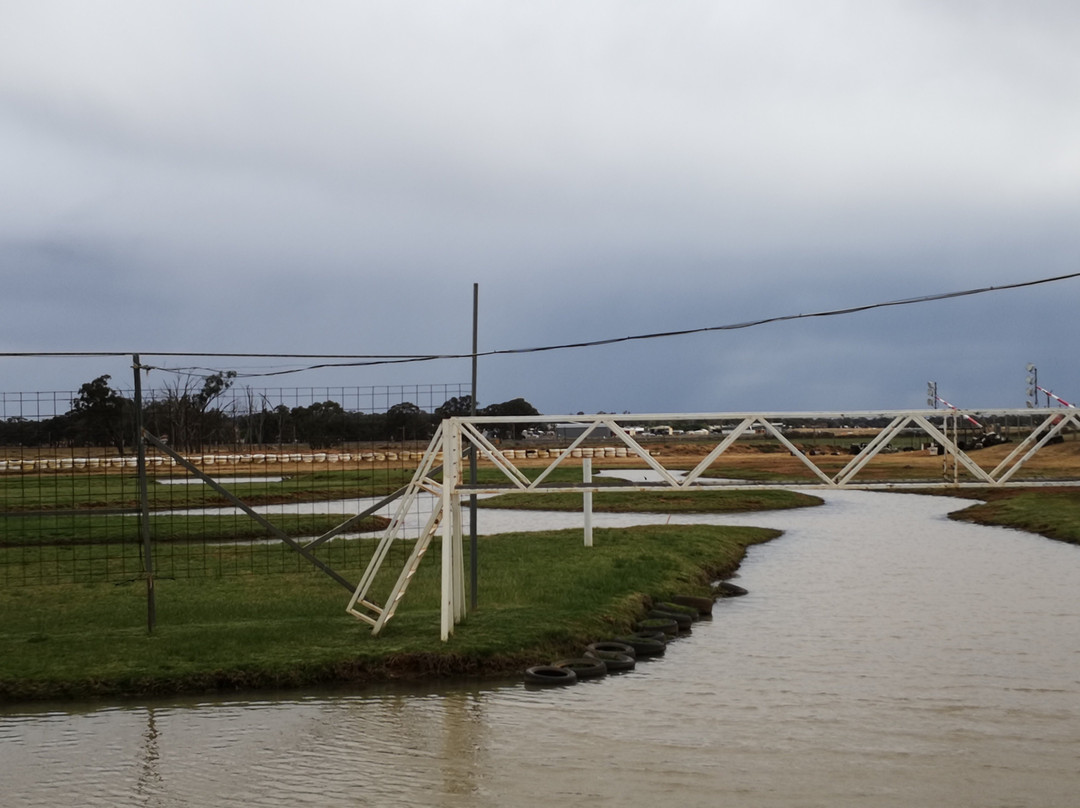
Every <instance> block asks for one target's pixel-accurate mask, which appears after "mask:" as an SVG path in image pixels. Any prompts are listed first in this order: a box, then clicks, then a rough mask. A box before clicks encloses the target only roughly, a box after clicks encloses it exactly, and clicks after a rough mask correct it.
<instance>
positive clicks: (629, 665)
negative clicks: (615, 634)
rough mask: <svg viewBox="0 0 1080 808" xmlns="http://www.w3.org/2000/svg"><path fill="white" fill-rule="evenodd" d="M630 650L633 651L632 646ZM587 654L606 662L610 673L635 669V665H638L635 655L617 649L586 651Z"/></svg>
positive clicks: (605, 664) (605, 665)
mask: <svg viewBox="0 0 1080 808" xmlns="http://www.w3.org/2000/svg"><path fill="white" fill-rule="evenodd" d="M630 650H631V651H633V650H634V649H632V648H631V649H630ZM635 653H636V652H635ZM585 656H587V657H595V658H596V659H599V660H600V661H601V662H603V663H604V667H605V668H607V669H608V672H609V673H614V672H616V671H629V670H633V669H634V666H635V665H637V659H636V658H635V657H632V656H630V655H629V654H620V653H619V652H617V651H586V652H585Z"/></svg>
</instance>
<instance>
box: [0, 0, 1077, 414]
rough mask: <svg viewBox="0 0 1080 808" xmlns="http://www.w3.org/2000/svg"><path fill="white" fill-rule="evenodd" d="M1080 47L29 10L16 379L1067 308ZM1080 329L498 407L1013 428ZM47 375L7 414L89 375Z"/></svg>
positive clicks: (672, 346) (1063, 362) (937, 11)
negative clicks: (869, 414) (952, 416)
mask: <svg viewBox="0 0 1080 808" xmlns="http://www.w3.org/2000/svg"><path fill="white" fill-rule="evenodd" d="M1078 29H1080V17H1078V14H1077V12H1076V11H1075V10H1073V8H1072V6H1070V5H1067V4H1060V3H1046V2H1036V3H1031V4H1024V5H1017V4H1008V3H948V4H938V3H921V2H887V3H874V4H865V3H855V2H840V1H839V0H834V1H833V2H825V3H819V4H814V5H812V6H808V5H806V4H801V3H794V2H767V3H755V4H719V5H718V4H707V5H702V4H697V3H679V2H677V3H669V4H663V5H662V6H648V5H627V4H625V3H608V2H595V3H589V2H587V3H552V4H544V5H543V6H542V7H540V6H537V7H531V6H528V7H517V6H508V5H505V4H498V3H488V2H464V3H454V4H444V3H409V2H406V3H395V4H383V3H364V4H356V3H351V2H350V3H346V2H315V3H310V4H305V5H304V6H303V7H300V6H297V5H295V4H292V3H284V2H265V3H260V4H258V8H257V11H256V10H255V8H254V7H253V6H251V5H250V4H247V3H236V2H215V3H203V2H163V3H154V4H145V3H137V2H114V3H103V4H87V3H81V2H48V0H46V1H45V2H36V3H33V4H29V3H28V4H17V5H11V4H9V5H8V6H7V7H6V8H4V9H3V10H2V11H0V170H2V173H3V176H4V178H5V188H6V191H5V194H4V196H3V198H2V201H0V261H2V262H3V266H4V268H5V277H6V278H7V283H8V286H9V293H8V294H7V295H6V296H5V300H6V302H5V304H4V310H3V315H4V316H3V325H2V326H0V336H2V338H3V340H4V345H3V346H0V349H3V350H8V351H13V350H27V349H32V347H39V348H41V349H50V350H64V349H76V348H78V349H85V348H96V347H101V348H103V349H113V348H116V347H122V348H123V349H128V348H129V347H130V348H132V349H139V348H141V349H143V350H151V349H153V350H193V351H196V350H202V351H219V352H225V351H244V352H248V351H250V352H266V353H272V352H289V353H294V352H295V353H316V352H324V353H387V354H391V353H392V354H400V353H414V352H415V353H462V352H465V351H467V350H468V347H469V344H470V340H469V337H470V335H469V327H470V318H471V313H470V311H469V306H470V303H471V285H472V283H473V282H479V283H480V285H481V324H480V325H481V342H482V344H481V347H482V348H487V349H502V348H513V347H521V346H528V345H545V344H556V343H562V342H573V341H578V340H590V339H600V338H605V337H612V336H622V335H627V334H634V333H646V332H653V331H665V330H677V329H680V328H686V327H706V326H712V325H719V324H723V323H730V322H739V321H743V320H748V319H756V318H761V317H770V316H781V315H787V314H794V313H799V312H803V311H811V310H822V309H829V308H839V307H844V306H853V305H860V304H866V303H872V302H876V301H880V300H888V299H896V298H906V297H912V296H916V295H919V294H933V293H937V292H943V291H949V290H953V289H963V288H970V287H981V286H985V285H989V284H995V283H998V284H1003V283H1010V282H1016V281H1021V280H1026V279H1031V278H1036V277H1045V276H1050V275H1057V274H1063V273H1065V272H1069V271H1073V270H1074V269H1075V259H1074V256H1075V254H1076V247H1077V241H1078V240H1080V236H1078V235H1077V233H1076V229H1075V226H1074V223H1075V220H1076V216H1077V214H1078V213H1080V194H1078V191H1077V188H1078V187H1080V147H1078V146H1077V145H1076V142H1077V141H1076V138H1075V136H1074V133H1075V132H1076V131H1077V130H1078V128H1080V91H1078V89H1077V84H1076V82H1075V80H1074V77H1075V76H1076V75H1078V74H1080V52H1078V51H1077V50H1076V48H1075V46H1074V45H1075V41H1076V37H1077V34H1078V33H1080V30H1078ZM1075 296H1076V293H1075V291H1074V284H1073V283H1065V284H1062V285H1061V286H1060V288H1053V289H1052V288H1046V289H1042V290H1030V291H1025V292H1017V293H1010V294H1009V296H1008V299H1005V296H1004V295H1003V296H1001V297H999V298H995V299H994V300H993V302H991V301H990V300H989V299H984V298H980V299H977V300H971V301H966V302H958V303H940V304H935V305H934V306H933V307H927V308H926V309H925V311H923V310H919V311H916V310H914V309H905V310H904V311H896V312H889V313H867V314H862V315H855V316H852V317H850V318H848V319H846V320H844V321H843V322H839V321H836V322H828V323H825V322H806V323H798V324H790V323H789V324H781V325H776V326H765V327H762V328H760V329H754V330H751V331H747V332H741V333H738V334H731V333H724V334H712V335H698V336H691V337H679V338H672V339H670V340H668V341H659V342H656V343H649V344H641V343H635V344H633V345H631V346H612V347H607V348H591V349H586V350H581V351H567V352H558V353H556V354H552V355H549V356H520V357H498V358H492V359H490V360H485V361H484V362H483V363H482V368H481V372H482V383H481V396H480V397H481V400H482V401H484V400H487V401H491V400H504V399H506V398H511V397H514V396H517V395H523V396H525V397H526V398H529V399H530V400H531V401H533V402H534V403H536V405H537V406H538V407H540V408H541V409H542V410H544V411H546V412H556V411H560V410H569V411H577V410H586V411H588V410H595V409H605V410H624V409H632V410H637V411H643V410H656V409H664V410H666V409H677V410H678V409H682V410H701V409H711V408H714V407H718V408H723V409H746V408H749V407H768V408H776V409H784V408H803V407H809V406H814V407H844V408H856V407H859V406H915V405H919V404H920V403H921V401H920V397H921V396H922V386H923V385H924V384H925V381H926V378H925V377H928V376H936V377H938V381H939V383H941V384H942V385H943V388H944V387H950V388H951V387H952V386H953V384H955V387H956V388H958V389H957V392H956V397H957V398H960V399H963V400H965V401H971V402H972V403H973V404H977V405H979V406H991V405H1009V404H1014V403H1016V400H1017V395H1018V394H1017V389H1018V387H1019V385H1020V384H1021V381H1022V380H1020V381H1016V380H1014V379H1013V376H1014V375H1017V376H1018V375H1019V374H1020V372H1021V370H1022V365H1023V363H1025V362H1027V361H1036V362H1041V363H1042V364H1043V365H1046V366H1047V367H1053V368H1054V369H1055V370H1054V372H1055V373H1056V374H1058V376H1059V377H1060V378H1061V379H1062V380H1063V381H1062V382H1061V383H1060V386H1061V389H1065V388H1066V387H1068V386H1069V384H1070V383H1072V384H1075V385H1076V386H1078V387H1080V374H1078V372H1077V371H1078V366H1077V360H1075V359H1074V358H1072V354H1073V353H1074V352H1072V351H1070V350H1068V349H1067V348H1066V347H1065V346H1066V345H1067V344H1068V340H1069V338H1070V336H1071V335H1070V333H1069V324H1070V323H1071V318H1072V307H1071V305H1070V304H1071V301H1072V300H1074V299H1075ZM46 322H47V323H50V324H55V325H50V326H49V327H48V328H45V327H44V326H43V325H42V324H43V323H46ZM28 346H32V347H30V348H28ZM146 346H150V347H146ZM1040 366H1042V365H1040ZM12 367H13V366H12ZM28 367H30V366H28V365H27V364H26V363H25V362H20V363H19V369H18V373H17V375H14V374H13V373H11V372H8V373H5V379H6V382H7V385H8V386H9V387H10V386H23V387H38V386H64V387H66V386H77V385H78V384H79V383H81V382H82V381H85V380H86V378H91V377H93V376H95V375H98V372H97V371H95V370H93V369H90V368H89V367H88V366H87V370H86V372H81V371H71V370H70V369H68V368H67V366H65V370H64V372H65V373H72V372H75V373H80V372H81V374H82V376H85V377H86V378H82V377H78V378H67V379H60V378H59V376H60V374H59V372H58V368H59V367H60V366H59V365H55V364H50V363H42V364H41V365H39V366H33V371H31V372H28V370H27V368H28ZM1017 367H1019V368H1020V369H1019V370H1018V369H1016V368H1017ZM1048 372H1050V371H1048ZM451 377H453V378H451ZM467 377H468V364H467V363H464V362H460V361H459V362H452V363H442V364H438V363H429V364H425V365H417V366H403V367H402V366H398V367H390V368H381V369H372V368H368V369H364V370H356V371H351V372H346V371H341V372H339V373H338V374H337V380H336V381H335V383H348V384H381V383H393V382H394V381H395V380H399V379H400V380H407V381H408V382H409V383H415V382H423V381H440V382H442V381H447V380H458V379H462V380H464V379H466V378H467ZM951 380H955V382H954V383H953V382H951Z"/></svg>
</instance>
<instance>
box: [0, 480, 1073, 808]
mask: <svg viewBox="0 0 1080 808" xmlns="http://www.w3.org/2000/svg"><path fill="white" fill-rule="evenodd" d="M956 505H957V503H955V502H950V501H948V500H944V499H939V498H932V497H917V496H899V495H887V494H868V493H856V492H850V493H836V494H829V495H828V504H827V505H825V506H824V507H821V508H816V509H812V510H807V511H799V512H776V513H770V514H750V515H741V516H724V517H723V518H722V520H720V521H723V522H726V523H745V524H758V525H764V526H769V527H778V528H781V529H783V530H785V531H786V534H785V535H784V536H783V537H782V538H780V539H778V540H776V541H774V542H771V543H769V544H767V545H763V546H760V547H756V548H753V549H752V550H751V553H750V555H749V557H748V559H747V560H746V562H745V563H744V564H743V567H742V569H741V575H740V579H739V583H740V584H741V585H743V586H745V587H746V588H748V589H749V590H750V592H751V594H750V595H749V596H747V597H744V598H737V599H731V600H727V601H723V602H722V603H719V604H717V611H716V615H715V616H714V618H713V620H712V621H711V622H707V623H705V622H702V623H698V624H696V626H695V629H694V631H693V633H692V634H691V635H690V636H687V637H684V638H681V639H679V640H678V641H677V642H676V643H675V644H673V645H672V646H671V647H670V649H669V650H668V653H667V655H666V656H665V657H663V658H661V659H658V660H655V661H651V662H645V663H641V664H639V666H638V668H637V669H636V670H634V671H632V672H629V673H625V674H620V675H617V676H608V677H605V678H604V679H601V680H593V681H587V682H582V683H579V684H577V685H574V686H572V687H567V688H556V689H546V690H529V689H526V688H525V687H524V686H523V685H522V684H521V683H520V682H518V681H512V682H504V683H487V684H485V685H484V686H473V685H458V686H454V687H449V688H430V689H405V688H391V689H380V690H367V691H364V692H362V693H317V694H309V695H307V696H306V697H303V698H300V697H297V696H296V694H287V695H285V696H283V697H281V698H269V697H267V698H261V699H259V700H255V701H234V702H215V701H209V700H203V701H194V702H169V703H155V704H133V705H122V706H113V707H98V706H85V707H84V709H82V710H72V709H71V708H70V706H67V707H65V708H64V709H58V710H56V711H47V710H38V711H24V712H14V713H12V712H9V713H7V714H0V803H2V804H3V805H4V806H28V805H33V806H38V805H40V806H55V805H65V804H78V805H80V806H128V805H130V806H187V805H208V806H233V805H236V806H239V805H260V806H286V805H287V806H295V805H317V806H366V805H371V806H400V805H417V806H420V805H423V806H432V805H436V806H449V807H456V806H492V807H493V808H494V806H524V805H531V804H538V803H539V804H550V803H553V802H556V801H558V802H568V801H582V800H587V801H588V804H590V805H599V806H627V805H633V806H638V805H641V806H644V805H648V806H654V805H657V804H674V805H679V806H716V805H724V804H729V805H740V806H885V807H886V808H887V807H888V806H905V808H906V807H907V806H930V805H942V806H945V805H947V806H979V808H994V807H995V806H998V807H1000V808H1006V807H1007V806H1010V807H1011V806H1040V808H1047V807H1049V806H1061V807H1062V808H1065V806H1075V805H1077V804H1078V802H1077V799H1078V797H1077V794H1080V774H1078V773H1077V772H1078V764H1077V761H1078V760H1080V598H1078V591H1080V548H1077V547H1072V546H1068V545H1064V544H1060V543H1055V542H1051V541H1047V540H1044V539H1040V538H1037V537H1033V536H1028V535H1025V534H1022V533H1018V532H1014V531H1008V530H1001V529H992V528H981V527H976V526H972V525H966V524H961V523H954V522H950V521H948V520H947V519H946V518H945V513H946V511H947V510H948V509H949V508H951V507H956ZM482 518H483V519H484V522H485V524H484V532H495V531H497V530H503V529H522V528H523V527H527V526H532V527H534V528H536V529H539V528H546V527H549V526H558V524H559V523H560V520H562V519H563V518H564V517H563V516H561V515H543V516H539V515H536V514H531V515H522V514H512V513H499V514H490V515H489V514H488V513H484V514H483V515H482ZM655 519H657V520H658V521H673V522H674V521H680V520H682V521H694V519H692V518H691V517H679V518H678V519H676V518H672V519H670V520H669V519H668V517H666V516H665V517H655ZM515 520H517V522H516V524H515ZM578 520H580V516H578ZM698 520H700V518H698ZM627 521H636V522H639V523H640V522H642V521H647V519H643V518H642V517H640V516H638V517H626V516H610V517H609V516H604V515H599V514H598V515H597V516H596V518H595V523H596V525H597V526H598V527H600V526H604V525H605V524H622V523H626V522H627ZM578 523H580V522H578ZM481 585H482V582H481ZM481 597H482V589H481Z"/></svg>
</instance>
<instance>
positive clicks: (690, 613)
mask: <svg viewBox="0 0 1080 808" xmlns="http://www.w3.org/2000/svg"><path fill="white" fill-rule="evenodd" d="M653 608H654V609H657V610H659V611H661V612H669V613H670V614H683V615H686V616H687V617H689V618H690V619H691V620H697V619H698V618H699V617H701V612H699V611H698V610H697V609H695V608H694V607H693V606H684V605H683V604H681V603H676V602H675V601H673V600H665V601H661V602H660V603H655V604H653Z"/></svg>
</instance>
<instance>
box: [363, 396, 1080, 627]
mask: <svg viewBox="0 0 1080 808" xmlns="http://www.w3.org/2000/svg"><path fill="white" fill-rule="evenodd" d="M870 420H873V421H874V423H877V424H881V423H884V424H885V425H884V426H881V427H876V430H877V431H876V432H875V433H873V434H865V432H864V433H863V434H862V435H861V437H864V438H866V440H865V441H862V442H858V443H856V442H855V440H856V439H854V438H846V437H843V438H840V440H842V441H850V448H849V454H846V455H844V456H842V457H837V455H836V454H835V453H819V452H818V451H817V450H816V449H815V448H814V442H813V441H807V440H805V437H806V434H807V433H808V432H810V431H811V430H812V429H813V427H812V426H807V425H824V424H828V423H834V424H835V423H837V422H839V423H866V422H868V421H870ZM796 423H797V424H802V425H803V426H801V427H800V430H799V432H800V435H801V437H800V438H793V437H790V436H789V433H788V431H787V426H788V425H791V424H796ZM552 424H558V429H559V431H560V433H561V434H562V435H563V436H564V438H563V443H565V446H562V447H561V448H559V449H556V450H540V451H535V450H534V451H532V452H529V451H527V450H525V451H523V450H521V449H513V450H510V449H504V448H501V443H500V441H498V440H496V439H494V438H492V437H489V436H490V435H492V434H494V433H496V432H497V431H499V430H505V429H510V428H516V429H518V430H521V429H529V428H536V429H547V428H549V427H550V425H552ZM678 424H694V425H698V426H699V429H698V430H697V432H698V433H702V432H703V434H698V435H695V436H694V438H695V440H697V441H699V442H700V443H701V447H702V449H703V450H704V456H703V457H701V459H700V460H699V461H698V462H696V464H694V465H693V467H692V468H690V469H686V468H670V467H668V466H667V465H665V463H664V460H665V459H667V458H665V457H664V456H663V455H662V454H661V455H658V454H657V453H656V452H655V451H654V447H655V443H654V441H655V438H646V437H644V435H645V434H649V433H650V432H656V431H657V430H661V429H662V430H663V431H666V430H667V429H669V428H673V427H672V425H678ZM702 424H704V425H706V426H705V427H704V428H700V425H702ZM972 424H978V425H979V429H980V430H981V431H979V432H977V433H976V432H974V431H973V428H972V426H971V425H972ZM991 430H996V431H994V432H993V437H991V438H990V439H989V442H993V441H994V440H995V438H996V439H997V440H998V441H1000V440H1003V439H1004V440H1007V442H1005V443H1000V444H999V446H998V449H997V450H996V451H995V452H993V453H992V459H987V457H988V454H990V453H988V450H986V449H981V450H978V451H976V450H975V449H973V448H970V446H971V444H975V443H980V444H981V443H983V442H986V441H987V437H986V436H987V433H988V431H991ZM830 431H832V430H830ZM837 431H838V430H837ZM1078 431H1080V409H1077V408H1071V407H1069V408H1055V409H1008V410H956V409H951V410H948V411H939V410H906V411H886V412H878V411H875V412H847V413H843V412H835V413H829V412H773V413H769V412H743V413H677V414H675V413H664V414H634V415H631V414H625V415H606V414H605V415H565V416H550V415H549V416H532V417H521V416H498V417H496V416H474V417H460V418H449V419H446V420H444V421H443V422H442V424H441V425H440V427H439V429H438V430H437V432H436V434H435V436H434V437H433V438H432V440H431V443H430V444H429V446H428V449H427V451H426V453H425V454H424V457H423V459H422V461H421V462H420V464H419V466H418V467H417V469H416V472H415V474H414V475H413V477H412V480H411V481H410V483H409V484H408V486H407V487H406V488H405V489H404V491H403V495H402V496H401V497H400V500H399V502H398V506H397V509H396V512H395V514H394V516H393V518H392V519H391V522H390V525H389V526H388V527H387V529H386V531H385V532H384V533H383V535H382V537H381V539H380V541H379V543H378V546H377V548H376V550H375V552H374V554H373V556H372V558H371V561H370V563H369V564H368V566H367V568H366V570H365V572H364V574H363V577H362V578H361V580H360V583H359V584H358V585H357V587H356V589H355V591H354V592H353V596H352V598H351V599H350V601H349V604H348V606H347V611H348V612H349V613H350V614H352V615H354V616H355V617H357V618H359V619H361V620H364V621H366V622H368V623H370V624H371V626H372V632H373V633H374V634H378V632H379V631H380V630H381V629H382V627H383V626H384V625H385V624H386V622H387V621H388V620H390V619H391V618H392V617H393V615H394V612H395V610H396V609H397V607H398V604H399V603H400V601H401V599H402V597H403V596H404V595H405V592H406V590H407V588H408V585H409V582H410V580H411V579H412V577H413V575H414V574H415V573H416V570H417V567H418V566H419V564H420V562H421V560H422V559H423V557H424V555H425V554H426V552H427V550H428V549H429V547H430V546H431V543H432V540H433V538H434V536H435V535H436V533H438V532H440V531H441V539H442V542H441V548H442V550H441V563H442V576H441V606H440V614H441V632H440V633H441V637H442V639H443V640H444V641H445V640H447V639H449V637H450V635H451V634H452V633H453V630H454V626H455V625H457V624H458V623H459V622H461V620H463V619H464V617H465V613H466V598H465V571H464V563H463V558H464V541H463V535H462V521H463V520H462V497H466V498H468V497H470V496H471V495H474V494H508V493H516V492H519V493H552V492H566V491H579V492H583V493H584V494H585V496H584V502H585V513H584V516H583V522H584V528H585V541H586V544H589V543H590V541H591V521H590V510H591V495H592V493H594V492H596V491H598V490H601V489H602V488H604V487H606V484H604V483H597V482H595V481H593V480H592V477H591V460H592V458H594V457H605V458H608V457H611V456H614V455H615V454H618V455H619V456H623V457H627V458H629V459H630V460H629V461H623V462H624V464H626V463H627V462H629V463H634V464H639V467H643V468H646V469H649V470H651V472H652V474H651V475H650V478H651V481H650V482H642V483H630V484H628V485H622V486H620V489H619V490H622V491H626V490H639V491H656V490H658V489H675V490H683V491H687V490H698V489H702V488H704V487H706V486H707V487H709V488H710V489H713V490H715V489H716V488H717V487H721V488H727V489H733V490H740V489H742V490H745V489H763V488H773V489H775V488H790V489H799V490H814V489H834V490H835V489H867V490H904V489H927V488H949V487H974V488H1004V487H1024V486H1033V485H1059V486H1070V485H1080V480H1076V479H1066V478H1063V477H1062V476H1060V475H1058V476H1055V475H1054V474H1053V470H1052V466H1051V467H1048V469H1049V471H1048V472H1044V471H1043V470H1040V469H1038V468H1036V466H1037V463H1035V462H1033V459H1034V458H1036V456H1037V455H1038V454H1039V452H1040V451H1041V450H1043V449H1044V448H1045V447H1047V446H1048V445H1051V444H1053V443H1058V442H1060V441H1061V440H1062V437H1063V436H1064V435H1065V434H1067V433H1069V434H1070V436H1071V433H1074V432H1078ZM754 438H757V439H759V440H768V439H770V438H771V439H772V446H773V447H774V448H775V449H776V451H779V452H784V453H787V454H788V455H790V456H791V457H793V458H795V459H796V460H797V461H798V464H797V465H798V466H799V467H800V468H799V472H800V473H799V474H797V475H792V476H791V478H790V479H781V478H775V477H773V478H770V479H764V480H762V479H758V480H752V479H731V478H723V479H717V478H716V476H710V471H711V470H712V471H713V472H714V474H715V469H713V467H714V465H716V464H717V462H718V461H719V460H720V459H721V458H723V457H725V455H728V454H729V453H731V454H734V453H735V452H736V451H738V450H736V449H735V448H734V447H736V446H737V445H739V444H740V441H741V442H743V445H745V443H746V441H747V440H753V439H754ZM919 440H921V441H922V442H923V443H922V444H921V446H920V448H919V449H918V450H917V451H918V452H920V453H921V455H922V456H926V455H927V454H929V453H930V452H931V451H932V452H933V453H934V455H935V456H936V457H937V458H938V460H939V461H940V463H939V464H938V465H937V466H935V472H934V473H933V474H932V475H930V476H926V477H924V478H918V477H917V476H916V477H913V475H912V474H911V472H910V465H908V466H907V468H906V469H905V468H903V467H902V466H900V465H899V464H896V463H894V464H892V465H891V466H890V465H888V464H884V465H882V464H881V463H880V462H879V463H877V465H875V461H880V460H882V459H883V457H884V455H886V454H890V453H894V452H896V451H897V445H898V444H902V443H904V442H906V443H907V444H908V447H909V448H911V447H913V446H914V444H915V443H916V442H918V441H919ZM834 443H835V441H834ZM1069 446H1070V447H1080V444H1074V443H1070V444H1069ZM612 450H614V451H612ZM474 458H475V464H477V465H479V466H481V467H482V468H483V469H484V472H485V473H484V475H483V480H482V481H480V482H475V483H473V482H469V481H468V477H470V476H471V475H469V474H468V473H467V472H468V471H469V470H470V468H472V467H473V463H474ZM579 458H580V460H579ZM522 460H526V461H527V467H528V472H529V473H526V471H525V467H526V463H522V462H521V461H522ZM924 465H925V462H924ZM564 466H578V467H580V468H581V470H582V474H581V478H580V480H581V481H580V482H577V481H575V482H567V481H566V475H565V474H563V475H558V476H559V480H556V479H555V478H554V477H555V475H553V472H555V470H556V469H559V468H560V467H564ZM492 470H494V471H492ZM898 471H899V472H901V473H897V472H898ZM560 480H561V481H560ZM424 495H430V496H434V497H435V502H436V505H435V507H434V508H433V509H432V510H431V512H430V515H429V516H428V518H427V522H426V524H425V525H423V527H422V529H421V532H420V535H419V538H418V539H417V541H416V543H415V544H414V546H413V550H412V553H411V555H410V556H409V557H408V559H407V560H406V562H405V564H404V566H403V567H402V569H401V572H400V575H399V576H398V577H397V580H396V582H395V583H394V585H393V587H392V589H391V590H390V592H389V594H387V595H386V596H385V598H383V599H376V598H375V597H374V596H373V595H372V592H371V590H372V585H373V583H374V581H375V578H376V576H377V574H378V572H379V570H380V568H381V567H382V565H383V563H384V562H385V561H386V559H387V556H388V553H389V550H390V548H391V546H392V545H393V544H394V542H395V541H397V540H399V539H401V538H402V528H403V526H404V524H405V519H406V515H407V514H409V513H410V511H411V510H412V509H413V508H414V506H415V505H416V502H417V499H418V497H422V496H424Z"/></svg>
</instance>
